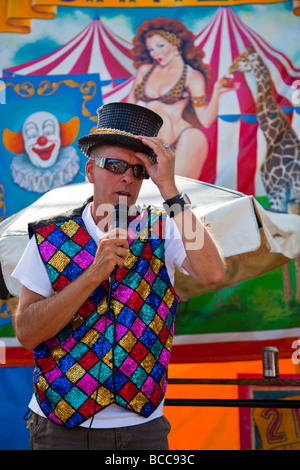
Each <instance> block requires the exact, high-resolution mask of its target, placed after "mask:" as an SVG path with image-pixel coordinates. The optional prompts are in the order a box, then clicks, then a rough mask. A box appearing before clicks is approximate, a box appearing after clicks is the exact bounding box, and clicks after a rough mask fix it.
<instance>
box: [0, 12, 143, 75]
mask: <svg viewBox="0 0 300 470" xmlns="http://www.w3.org/2000/svg"><path fill="white" fill-rule="evenodd" d="M131 48H132V44H131V43H130V42H129V41H127V40H126V39H123V38H121V37H120V36H118V35H117V34H116V33H115V32H113V31H112V30H111V29H109V28H108V27H107V26H105V25H104V24H103V22H102V21H101V20H96V19H95V20H92V21H91V22H90V23H89V24H88V25H87V26H86V27H85V28H84V29H83V30H82V31H81V32H80V33H79V34H77V35H76V36H75V37H74V38H73V39H71V40H70V41H69V42H67V43H66V44H65V45H64V46H62V47H60V48H59V49H57V50H56V51H55V52H52V53H51V54H48V55H46V56H44V57H40V58H38V59H35V60H31V61H29V62H26V63H24V64H20V65H16V66H14V67H10V68H7V69H4V70H3V77H10V76H13V75H16V74H17V75H65V74H82V73H99V74H100V79H101V80H102V81H106V80H112V79H115V80H117V79H124V78H128V77H131V76H132V75H133V74H134V73H135V69H134V67H133V65H132V59H131V52H130V51H131Z"/></svg>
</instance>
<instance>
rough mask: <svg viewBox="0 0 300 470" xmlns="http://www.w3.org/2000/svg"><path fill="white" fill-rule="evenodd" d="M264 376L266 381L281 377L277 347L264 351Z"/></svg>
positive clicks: (264, 349)
mask: <svg viewBox="0 0 300 470" xmlns="http://www.w3.org/2000/svg"><path fill="white" fill-rule="evenodd" d="M262 362H263V376H264V378H265V379H269V378H273V379H274V378H276V377H279V353H278V349H277V348H275V347H272V346H271V347H267V348H263V350H262Z"/></svg>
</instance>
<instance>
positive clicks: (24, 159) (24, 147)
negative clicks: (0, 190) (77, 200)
mask: <svg viewBox="0 0 300 470" xmlns="http://www.w3.org/2000/svg"><path fill="white" fill-rule="evenodd" d="M78 131H79V119H78V118H77V117H74V118H72V119H71V120H70V121H68V122H66V123H61V122H59V121H58V119H57V117H56V116H54V114H52V113H49V112H46V111H38V112H35V113H33V114H31V115H30V116H28V117H27V118H26V119H25V121H24V123H23V126H22V129H21V130H20V131H18V132H12V131H10V130H9V129H5V130H4V132H3V143H4V145H5V147H6V148H7V150H9V151H10V152H12V153H14V154H15V157H14V158H13V160H12V162H11V166H10V168H11V172H12V177H13V180H14V182H15V183H16V184H18V185H19V186H20V187H21V188H23V189H26V190H27V191H35V192H37V193H45V192H47V191H49V190H51V189H54V188H57V187H59V186H63V185H65V184H67V183H70V182H71V181H72V180H73V179H74V177H75V176H76V174H77V173H78V171H79V167H80V162H79V157H78V155H77V151H76V149H75V148H74V147H73V146H71V143H72V142H73V141H74V140H75V139H76V137H77V134H78Z"/></svg>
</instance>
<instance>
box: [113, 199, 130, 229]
mask: <svg viewBox="0 0 300 470" xmlns="http://www.w3.org/2000/svg"><path fill="white" fill-rule="evenodd" d="M128 216H129V207H128V206H127V204H125V203H120V204H117V205H116V206H115V208H114V228H123V229H124V230H126V229H127V226H128Z"/></svg>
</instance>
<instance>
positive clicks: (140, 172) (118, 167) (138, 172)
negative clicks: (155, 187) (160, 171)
mask: <svg viewBox="0 0 300 470" xmlns="http://www.w3.org/2000/svg"><path fill="white" fill-rule="evenodd" d="M94 160H95V163H96V165H97V166H98V167H99V168H105V169H106V170H109V171H112V172H113V173H118V174H120V175H122V174H123V173H125V172H126V171H127V170H128V168H132V172H133V176H135V177H136V178H139V179H148V178H149V175H148V173H147V170H146V168H145V167H144V166H143V165H130V164H129V163H127V162H124V160H117V159H115V158H104V157H98V158H94Z"/></svg>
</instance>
